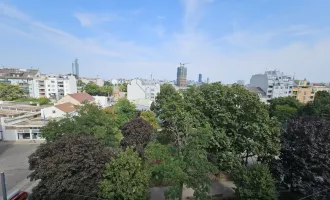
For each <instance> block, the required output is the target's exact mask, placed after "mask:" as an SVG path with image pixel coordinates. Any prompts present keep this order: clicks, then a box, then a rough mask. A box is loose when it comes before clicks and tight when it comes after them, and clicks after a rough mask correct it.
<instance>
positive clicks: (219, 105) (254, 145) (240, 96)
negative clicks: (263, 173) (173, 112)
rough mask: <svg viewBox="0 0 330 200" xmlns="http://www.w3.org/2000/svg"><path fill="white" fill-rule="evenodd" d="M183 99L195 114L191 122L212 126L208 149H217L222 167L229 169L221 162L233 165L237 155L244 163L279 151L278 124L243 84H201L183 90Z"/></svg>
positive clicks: (188, 108)
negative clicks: (211, 136) (229, 85)
mask: <svg viewBox="0 0 330 200" xmlns="http://www.w3.org/2000/svg"><path fill="white" fill-rule="evenodd" d="M183 99H184V101H185V104H184V105H185V110H187V111H188V112H189V113H192V115H193V116H195V120H194V121H193V122H192V124H193V126H202V127H207V126H210V128H211V129H212V132H213V138H212V140H211V143H210V146H209V152H210V153H211V154H215V153H216V157H217V159H218V163H219V167H220V168H221V169H222V170H230V168H229V169H226V168H224V166H233V163H231V162H235V159H236V158H235V157H236V156H239V157H241V159H242V161H244V162H245V164H247V163H248V159H249V158H253V157H258V158H259V159H260V160H264V161H266V160H268V158H271V157H273V156H276V155H278V153H279V148H280V144H279V135H280V126H279V125H280V124H279V123H278V121H277V120H275V119H270V117H269V113H268V108H267V106H266V105H265V104H263V103H262V102H260V100H259V99H258V97H257V96H256V95H254V94H252V93H250V92H249V91H248V90H246V89H245V88H244V87H242V86H240V85H237V84H234V85H232V86H231V87H228V86H224V85H221V83H213V84H204V85H202V86H200V87H191V88H189V89H188V90H186V91H185V92H184V93H183ZM226 157H230V158H232V159H229V160H228V159H227V158H226ZM227 160H228V161H230V162H227ZM226 163H227V164H226Z"/></svg>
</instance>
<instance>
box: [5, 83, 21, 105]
mask: <svg viewBox="0 0 330 200" xmlns="http://www.w3.org/2000/svg"><path fill="white" fill-rule="evenodd" d="M23 95H24V90H22V89H21V88H20V87H19V86H18V85H10V84H6V83H0V100H4V101H13V100H15V99H19V98H22V97H23Z"/></svg>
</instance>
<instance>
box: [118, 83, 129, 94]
mask: <svg viewBox="0 0 330 200" xmlns="http://www.w3.org/2000/svg"><path fill="white" fill-rule="evenodd" d="M119 91H121V92H127V83H123V84H121V85H119Z"/></svg>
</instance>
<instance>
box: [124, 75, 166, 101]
mask: <svg viewBox="0 0 330 200" xmlns="http://www.w3.org/2000/svg"><path fill="white" fill-rule="evenodd" d="M159 92H160V84H159V83H157V82H155V81H152V80H142V79H133V80H132V81H131V82H130V83H129V84H128V85H127V99H128V100H130V101H136V100H139V99H148V100H150V101H155V99H156V96H157V94H158V93H159Z"/></svg>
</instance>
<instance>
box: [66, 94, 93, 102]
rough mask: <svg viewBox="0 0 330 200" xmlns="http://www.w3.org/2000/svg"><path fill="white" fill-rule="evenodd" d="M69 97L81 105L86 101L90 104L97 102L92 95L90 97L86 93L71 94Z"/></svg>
mask: <svg viewBox="0 0 330 200" xmlns="http://www.w3.org/2000/svg"><path fill="white" fill-rule="evenodd" d="M69 96H71V97H72V98H74V99H75V100H77V101H79V102H80V103H82V102H83V101H85V100H87V101H89V102H90V101H94V100H95V99H94V97H92V96H91V95H89V94H88V93H86V92H82V93H74V94H69Z"/></svg>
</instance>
